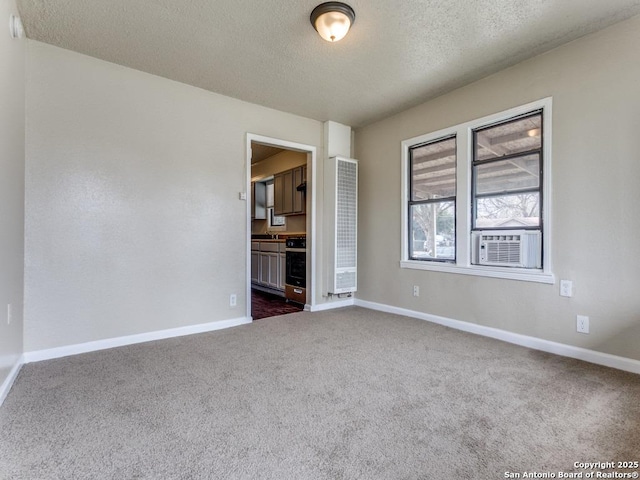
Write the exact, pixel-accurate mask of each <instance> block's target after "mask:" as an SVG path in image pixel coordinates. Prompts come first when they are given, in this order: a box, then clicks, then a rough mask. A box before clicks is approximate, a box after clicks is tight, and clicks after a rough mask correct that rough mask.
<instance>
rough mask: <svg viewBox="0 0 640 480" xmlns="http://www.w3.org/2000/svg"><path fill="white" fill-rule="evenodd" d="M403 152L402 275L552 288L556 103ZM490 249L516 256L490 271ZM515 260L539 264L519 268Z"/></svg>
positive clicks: (484, 121)
mask: <svg viewBox="0 0 640 480" xmlns="http://www.w3.org/2000/svg"><path fill="white" fill-rule="evenodd" d="M402 147H403V148H402V152H403V162H402V163H403V165H402V168H403V182H404V188H403V229H402V230H403V233H402V235H403V238H402V259H401V266H402V267H403V268H416V269H422V270H435V271H444V272H451V273H461V274H468V275H480V276H490V277H500V278H511V279H516V280H525V281H534V282H542V283H553V282H554V277H553V274H552V273H551V260H550V229H549V225H548V221H547V220H548V218H549V211H550V201H549V199H550V194H549V193H550V191H549V189H550V185H551V181H550V180H551V179H550V175H549V172H550V165H551V163H550V162H551V98H547V99H544V100H540V101H538V102H533V103H530V104H527V105H523V106H521V107H517V108H513V109H511V110H508V111H505V112H500V113H497V114H495V115H490V116H487V117H484V118H481V119H478V120H473V121H470V122H467V123H464V124H461V125H456V126H454V127H451V128H448V129H445V130H441V131H438V132H434V133H431V134H427V135H421V136H419V137H415V138H412V139H409V140H405V141H404V142H402ZM516 239H517V241H518V242H520V243H518V244H516V243H514V240H516ZM485 247H487V250H486V252H488V251H489V249H491V251H492V252H493V251H494V249H496V248H510V249H512V250H510V251H509V252H507V253H508V255H507V256H504V258H508V260H499V261H496V260H495V258H493V259H491V261H488V260H487V261H484V259H485V255H484V253H485V251H484V250H482V249H484V248H485ZM514 248H515V250H514ZM519 252H520V253H519ZM531 252H535V253H531ZM518 254H520V255H522V257H525V256H535V261H531V262H527V261H515V260H512V258H518ZM500 258H503V256H502V255H501V257H500Z"/></svg>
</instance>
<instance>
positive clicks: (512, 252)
mask: <svg viewBox="0 0 640 480" xmlns="http://www.w3.org/2000/svg"><path fill="white" fill-rule="evenodd" d="M471 247H472V248H471V253H472V254H471V263H473V264H475V265H491V266H495V267H520V268H542V249H541V247H542V235H541V233H540V232H539V231H537V230H481V231H476V232H472V233H471Z"/></svg>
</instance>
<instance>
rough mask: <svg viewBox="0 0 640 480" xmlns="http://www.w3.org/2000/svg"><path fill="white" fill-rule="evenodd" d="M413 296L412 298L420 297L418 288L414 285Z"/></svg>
mask: <svg viewBox="0 0 640 480" xmlns="http://www.w3.org/2000/svg"><path fill="white" fill-rule="evenodd" d="M413 296H414V297H419V296H420V287H419V286H418V285H414V286H413Z"/></svg>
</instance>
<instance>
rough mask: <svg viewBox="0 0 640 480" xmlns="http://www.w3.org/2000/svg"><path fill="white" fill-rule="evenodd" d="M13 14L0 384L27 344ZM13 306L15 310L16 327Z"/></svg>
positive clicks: (0, 10) (20, 85)
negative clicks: (24, 336)
mask: <svg viewBox="0 0 640 480" xmlns="http://www.w3.org/2000/svg"><path fill="white" fill-rule="evenodd" d="M10 14H14V15H18V9H17V8H16V5H15V2H14V1H13V0H3V1H2V2H0V18H1V19H2V30H1V33H2V35H0V105H1V106H2V107H1V108H0V219H2V226H1V227H0V385H2V384H3V382H4V381H5V380H6V379H7V377H8V375H9V373H10V371H11V369H12V368H13V367H14V366H15V365H17V363H18V361H19V359H20V356H21V355H22V344H23V342H22V325H23V324H22V297H23V271H24V59H25V40H24V39H22V40H16V39H12V38H11V37H10V36H9V32H8V28H7V26H8V23H9V21H8V20H9V15H10ZM5 22H6V23H5ZM7 304H11V305H12V309H13V312H12V318H13V319H12V322H11V324H10V325H9V324H8V323H7ZM0 393H1V392H0Z"/></svg>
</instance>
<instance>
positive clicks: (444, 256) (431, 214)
mask: <svg viewBox="0 0 640 480" xmlns="http://www.w3.org/2000/svg"><path fill="white" fill-rule="evenodd" d="M410 213H411V230H410V232H409V234H410V255H411V258H412V259H413V260H433V259H439V260H455V258H456V222H455V202H451V201H449V202H435V203H424V204H421V205H412V206H411V212H410Z"/></svg>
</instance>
